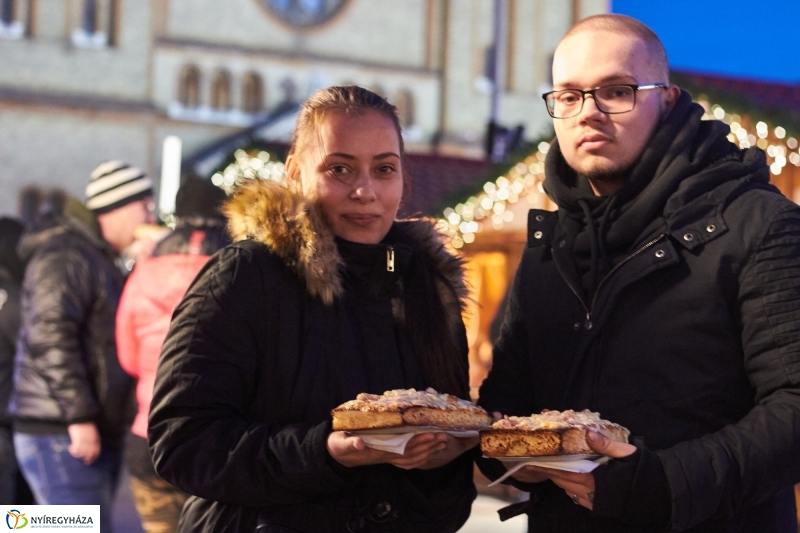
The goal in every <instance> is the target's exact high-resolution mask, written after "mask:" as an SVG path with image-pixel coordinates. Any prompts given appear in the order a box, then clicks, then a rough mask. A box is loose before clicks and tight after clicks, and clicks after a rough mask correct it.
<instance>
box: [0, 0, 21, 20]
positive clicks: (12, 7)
mask: <svg viewBox="0 0 800 533" xmlns="http://www.w3.org/2000/svg"><path fill="white" fill-rule="evenodd" d="M16 8H17V2H16V0H0V22H2V23H3V25H5V26H10V25H11V23H12V22H14V21H15V20H17V18H16V14H17V9H16Z"/></svg>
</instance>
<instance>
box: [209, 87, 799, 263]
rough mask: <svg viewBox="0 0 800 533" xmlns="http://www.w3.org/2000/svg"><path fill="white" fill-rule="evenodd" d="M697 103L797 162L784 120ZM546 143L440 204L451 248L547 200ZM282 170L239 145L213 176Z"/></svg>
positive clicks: (225, 183) (751, 142)
mask: <svg viewBox="0 0 800 533" xmlns="http://www.w3.org/2000/svg"><path fill="white" fill-rule="evenodd" d="M698 103H699V104H700V105H701V106H703V108H704V109H705V110H706V112H705V114H704V115H703V119H704V120H721V121H722V122H724V123H725V124H728V125H729V126H730V128H731V132H730V133H729V134H728V139H729V140H730V141H731V142H732V143H735V144H737V145H738V146H739V147H740V148H750V147H751V146H757V147H759V148H761V149H762V150H764V151H765V152H766V154H767V163H768V164H769V168H770V172H771V173H772V174H773V175H775V176H778V175H780V174H781V173H782V172H783V171H784V169H785V168H786V166H787V165H794V166H800V150H799V149H798V145H799V144H800V143H799V142H798V139H797V138H795V137H792V136H788V134H787V132H786V129H785V128H783V127H782V126H775V127H771V126H769V125H768V124H767V123H765V122H762V121H759V122H756V123H755V125H753V124H752V123H751V121H750V119H749V118H747V117H742V116H740V115H738V114H735V113H728V112H727V111H725V110H724V109H723V108H722V107H721V106H719V105H711V104H709V102H708V101H706V100H703V99H700V100H698ZM549 148H550V145H549V144H548V143H546V142H541V143H539V145H538V146H537V149H536V151H535V152H534V153H532V154H530V155H529V156H527V157H525V158H524V159H523V160H522V161H520V162H518V163H517V164H515V165H514V166H513V167H511V168H510V169H509V170H508V171H507V172H506V173H505V174H503V175H502V176H499V177H497V179H495V180H494V181H487V182H486V183H485V184H484V185H483V189H482V190H481V191H479V192H478V193H477V194H475V195H474V196H470V197H469V198H467V199H466V200H464V202H462V203H459V204H457V205H455V206H453V207H448V208H446V209H445V210H444V212H443V213H442V215H443V216H442V217H440V218H439V220H438V228H439V229H440V231H443V232H445V233H447V234H449V235H450V236H451V244H452V246H453V247H454V248H457V249H459V248H463V247H464V246H465V245H467V244H470V243H472V242H475V236H476V235H477V234H478V233H480V232H482V231H487V230H495V231H500V230H502V229H503V227H504V225H506V224H508V223H510V222H512V221H513V219H514V212H513V211H512V206H513V205H514V204H516V203H517V202H520V201H523V200H524V201H527V202H528V204H529V205H531V206H537V207H542V206H544V205H546V201H545V193H544V188H543V185H542V182H543V181H544V160H545V157H546V156H547V151H548V150H549ZM285 175H286V168H285V166H284V164H283V163H282V162H281V161H277V160H275V159H274V158H273V156H271V155H270V154H269V153H268V152H266V151H263V150H261V151H251V152H248V151H245V150H241V149H240V150H236V152H235V153H234V161H233V162H232V163H231V164H230V165H228V166H227V167H226V168H225V169H224V170H222V171H220V172H217V173H215V174H214V175H213V176H212V177H211V182H212V183H214V185H217V186H219V187H222V188H223V189H225V191H226V192H230V191H231V189H232V188H233V187H234V186H235V185H236V184H238V183H241V182H242V181H245V180H248V179H255V178H259V179H269V180H274V181H282V180H283V179H284V177H285Z"/></svg>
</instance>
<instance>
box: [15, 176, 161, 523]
mask: <svg viewBox="0 0 800 533" xmlns="http://www.w3.org/2000/svg"><path fill="white" fill-rule="evenodd" d="M86 197H87V201H86V205H83V204H81V203H80V202H79V201H78V200H76V199H74V198H72V197H69V198H67V199H66V202H65V204H64V207H63V213H57V212H52V213H50V214H49V215H43V216H42V218H41V220H40V221H39V222H38V224H37V225H36V227H34V228H32V229H30V230H29V231H27V232H26V233H25V235H24V236H23V237H22V242H21V243H20V247H19V250H20V255H21V257H22V259H23V260H26V261H27V263H28V264H27V267H26V270H25V279H24V281H23V285H22V292H21V298H20V299H21V318H22V327H21V329H20V334H19V341H18V344H17V351H16V356H15V368H14V389H13V391H12V395H11V402H10V405H9V412H10V414H11V415H12V417H13V430H14V446H15V451H16V454H17V459H18V461H19V465H20V468H21V470H22V472H23V474H24V475H25V478H26V480H27V481H28V483H29V484H30V486H31V489H32V490H33V493H34V495H35V497H36V500H37V502H38V503H40V504H79V505H91V504H95V505H96V504H99V505H100V519H101V526H102V531H104V532H107V531H111V530H112V527H111V514H110V513H111V505H112V502H113V497H114V493H115V490H116V483H117V477H118V475H119V467H120V464H121V457H122V445H123V441H124V435H125V428H126V427H127V424H128V423H129V422H130V417H129V416H128V415H129V414H131V413H128V411H127V410H126V407H127V406H129V405H130V403H132V402H129V399H130V398H131V397H132V394H131V393H132V380H131V378H130V376H128V375H127V374H126V373H125V372H124V371H123V370H122V368H121V367H120V365H119V361H118V360H117V351H116V342H115V335H114V333H115V331H114V330H115V324H114V319H115V315H116V311H117V305H118V303H119V297H120V294H121V292H122V285H123V281H124V277H123V274H122V271H121V269H120V266H119V254H120V253H121V252H122V251H123V250H124V249H125V248H126V247H128V246H130V244H131V243H132V242H133V240H134V231H135V229H136V227H137V226H139V225H141V224H145V223H149V222H152V221H153V213H152V199H153V190H152V182H151V180H150V178H148V177H147V176H146V175H145V174H144V173H143V172H142V171H141V170H139V169H137V168H134V167H131V166H129V165H127V164H124V163H121V162H118V161H110V162H106V163H103V164H101V165H100V166H99V167H98V168H97V169H95V171H94V172H92V174H91V181H90V183H89V185H88V186H87V188H86Z"/></svg>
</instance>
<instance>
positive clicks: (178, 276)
mask: <svg viewBox="0 0 800 533" xmlns="http://www.w3.org/2000/svg"><path fill="white" fill-rule="evenodd" d="M226 198H227V195H226V194H225V191H223V190H222V189H220V188H219V187H217V186H216V185H214V184H213V183H211V181H209V180H203V179H200V178H196V177H190V178H188V179H187V180H186V181H184V183H183V184H182V185H181V187H180V189H179V190H178V194H177V196H176V198H175V216H176V217H177V224H176V226H175V229H174V230H173V231H172V232H171V233H170V234H169V235H168V236H166V237H164V238H163V239H161V241H160V242H159V243H158V245H157V246H156V248H155V250H154V251H153V254H152V256H151V257H149V258H147V259H145V260H143V261H137V262H136V267H135V268H134V269H133V272H131V275H130V276H128V279H127V281H126V283H125V288H124V289H123V291H122V297H121V298H120V302H119V309H118V310H117V330H116V335H117V356H118V357H119V362H120V364H121V365H122V368H123V369H124V370H125V371H126V372H127V373H128V374H130V375H131V376H132V377H134V378H136V397H137V400H138V403H139V410H138V412H137V413H136V418H135V419H134V421H133V425H132V426H131V435H129V438H128V442H127V446H126V448H125V464H126V465H127V467H128V471H129V472H130V474H131V477H130V485H131V492H132V493H133V496H134V503H135V504H136V510H137V512H138V513H139V517H140V519H141V521H142V529H144V531H145V532H146V533H161V532H167V531H175V530H176V529H177V526H178V518H179V517H180V514H181V509H183V504H184V502H185V501H186V497H187V495H186V493H185V492H183V491H182V490H179V489H177V488H175V487H173V486H172V485H170V484H169V483H167V482H166V481H164V480H163V479H161V478H160V477H159V476H158V475H157V474H156V472H155V470H154V469H153V463H152V461H151V459H150V452H149V451H148V449H147V416H148V414H149V413H150V400H151V399H152V397H153V383H154V382H155V377H156V368H157V367H158V358H159V355H160V354H161V345H162V344H163V343H164V339H165V338H166V336H167V331H169V324H170V320H171V318H172V313H173V311H174V310H175V307H177V305H178V304H179V303H180V301H181V299H182V298H183V295H184V294H185V293H186V289H188V288H189V285H190V284H191V283H192V281H193V280H194V278H195V276H197V273H198V272H199V271H200V269H201V268H202V267H203V265H205V264H206V262H207V261H208V259H209V258H210V257H211V255H212V254H213V253H215V252H216V251H217V250H219V249H220V248H222V247H224V246H226V245H228V244H230V242H231V240H230V237H229V236H228V233H227V230H226V228H225V217H224V216H223V215H222V212H221V211H220V207H221V206H222V202H223V201H225V199H226Z"/></svg>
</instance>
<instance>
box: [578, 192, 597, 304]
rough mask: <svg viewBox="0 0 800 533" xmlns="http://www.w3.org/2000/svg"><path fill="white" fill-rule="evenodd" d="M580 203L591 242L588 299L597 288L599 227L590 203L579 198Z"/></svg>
mask: <svg viewBox="0 0 800 533" xmlns="http://www.w3.org/2000/svg"><path fill="white" fill-rule="evenodd" d="M578 205H579V206H580V207H581V209H583V217H584V219H585V222H586V231H588V232H589V239H590V240H589V242H590V251H591V256H590V258H589V284H588V285H587V288H588V289H589V294H588V295H587V296H588V299H591V298H592V296H593V295H594V291H595V289H597V265H598V260H599V253H600V251H599V247H600V242H599V238H598V235H597V229H596V228H595V225H594V219H593V218H592V210H591V209H589V205H588V204H587V203H586V201H585V200H578Z"/></svg>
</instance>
